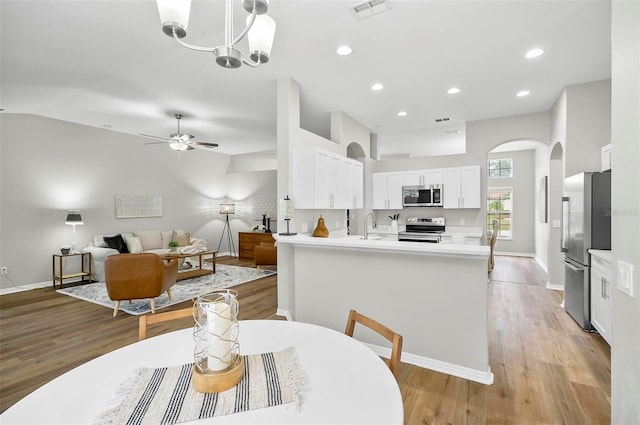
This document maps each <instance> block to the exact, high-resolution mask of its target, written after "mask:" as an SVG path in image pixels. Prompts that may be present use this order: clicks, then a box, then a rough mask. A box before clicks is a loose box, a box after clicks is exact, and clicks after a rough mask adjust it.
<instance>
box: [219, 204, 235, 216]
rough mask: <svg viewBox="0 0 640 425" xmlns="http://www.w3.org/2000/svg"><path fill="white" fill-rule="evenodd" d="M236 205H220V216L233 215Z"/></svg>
mask: <svg viewBox="0 0 640 425" xmlns="http://www.w3.org/2000/svg"><path fill="white" fill-rule="evenodd" d="M235 213H236V204H229V203H227V204H220V214H235Z"/></svg>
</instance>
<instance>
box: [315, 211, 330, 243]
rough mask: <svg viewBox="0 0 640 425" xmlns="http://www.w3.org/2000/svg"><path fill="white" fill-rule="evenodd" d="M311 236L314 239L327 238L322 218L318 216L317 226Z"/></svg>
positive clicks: (326, 230) (327, 230) (327, 232)
mask: <svg viewBox="0 0 640 425" xmlns="http://www.w3.org/2000/svg"><path fill="white" fill-rule="evenodd" d="M313 236H314V237H316V238H327V237H329V229H327V226H325V225H324V218H322V216H320V218H319V219H318V225H317V226H316V228H315V229H313Z"/></svg>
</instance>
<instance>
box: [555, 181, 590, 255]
mask: <svg viewBox="0 0 640 425" xmlns="http://www.w3.org/2000/svg"><path fill="white" fill-rule="evenodd" d="M564 192H565V196H564V197H563V198H562V202H563V220H565V221H566V222H564V223H562V226H563V233H564V237H566V241H564V246H565V249H566V252H565V255H566V256H567V257H569V258H571V259H572V260H574V261H576V262H578V263H580V264H589V258H588V257H587V255H588V254H587V252H586V250H585V232H586V231H587V229H585V221H587V222H588V219H587V218H586V217H585V209H584V193H585V174H584V173H580V174H576V175H575V176H571V177H567V178H566V179H565V180H564Z"/></svg>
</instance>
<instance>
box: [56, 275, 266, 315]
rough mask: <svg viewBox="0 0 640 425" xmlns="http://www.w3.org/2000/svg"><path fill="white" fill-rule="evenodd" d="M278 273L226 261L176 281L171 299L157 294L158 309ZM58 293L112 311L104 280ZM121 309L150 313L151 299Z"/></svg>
mask: <svg viewBox="0 0 640 425" xmlns="http://www.w3.org/2000/svg"><path fill="white" fill-rule="evenodd" d="M211 267H212V266H211V264H208V263H206V264H204V265H203V268H208V269H211ZM275 273H276V272H275V271H273V270H260V271H259V272H258V273H256V269H254V268H250V267H238V266H228V265H225V264H216V273H215V274H207V275H204V276H198V277H194V278H192V279H185V280H180V281H178V282H176V284H175V285H173V286H172V287H171V298H172V299H171V300H169V297H168V296H167V293H166V292H165V293H164V294H162V295H160V296H159V297H156V311H158V310H160V309H162V308H164V307H169V306H171V305H174V304H178V303H181V302H183V301H186V300H189V299H193V298H195V297H197V296H198V295H200V294H206V293H207V292H211V291H213V290H214V289H223V288H229V287H232V286H236V285H240V284H241V283H246V282H251V281H252V280H256V279H260V278H263V277H265V276H271V275H273V274H275ZM56 292H58V293H60V294H64V295H69V296H70V297H74V298H78V299H81V300H84V301H89V302H92V303H95V304H99V305H102V306H105V307H108V308H110V309H112V310H113V307H114V305H115V303H114V302H113V301H111V299H109V295H108V294H107V287H106V285H105V283H104V282H96V283H90V284H87V285H80V286H73V287H69V288H63V289H58V290H57V291H56ZM120 311H124V312H125V313H128V314H131V315H133V316H140V315H143V314H148V313H151V303H150V300H148V299H147V300H132V301H131V302H129V301H122V302H121V303H120Z"/></svg>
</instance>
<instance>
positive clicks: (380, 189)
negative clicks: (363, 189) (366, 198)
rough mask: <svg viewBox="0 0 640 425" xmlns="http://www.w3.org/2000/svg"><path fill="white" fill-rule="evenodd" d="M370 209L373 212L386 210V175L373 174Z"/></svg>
mask: <svg viewBox="0 0 640 425" xmlns="http://www.w3.org/2000/svg"><path fill="white" fill-rule="evenodd" d="M371 182H372V189H373V190H372V199H371V201H372V202H371V207H372V208H373V209H374V210H384V209H387V173H373V174H372V176H371Z"/></svg>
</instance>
